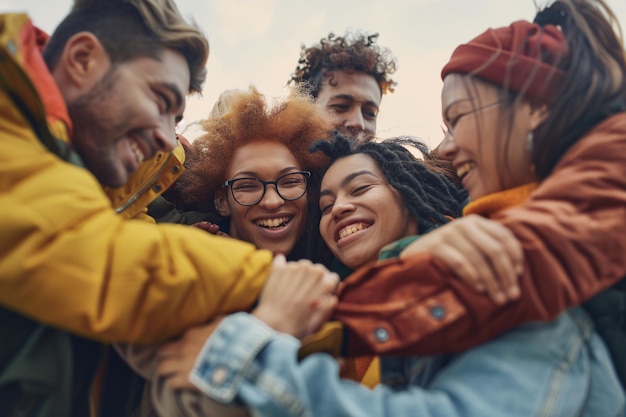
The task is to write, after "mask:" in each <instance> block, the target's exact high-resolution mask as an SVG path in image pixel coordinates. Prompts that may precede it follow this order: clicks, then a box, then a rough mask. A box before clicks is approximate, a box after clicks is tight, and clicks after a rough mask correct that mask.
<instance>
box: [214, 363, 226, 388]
mask: <svg viewBox="0 0 626 417" xmlns="http://www.w3.org/2000/svg"><path fill="white" fill-rule="evenodd" d="M226 378H228V370H227V369H226V368H224V367H223V366H220V367H219V368H217V369H216V370H215V372H213V376H212V377H211V382H212V383H213V384H215V385H222V384H224V382H226Z"/></svg>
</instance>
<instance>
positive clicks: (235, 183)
mask: <svg viewBox="0 0 626 417" xmlns="http://www.w3.org/2000/svg"><path fill="white" fill-rule="evenodd" d="M310 176H311V173H310V172H308V171H298V172H290V173H289V174H285V175H282V176H280V177H278V178H276V179H275V180H274V181H263V180H260V179H257V178H235V179H234V180H228V181H226V182H224V188H226V187H230V191H231V193H232V195H233V198H234V199H235V201H236V202H237V203H238V204H240V205H242V206H253V205H255V204H257V203H258V202H259V201H261V200H262V199H263V196H264V195H265V189H266V187H267V186H268V185H270V184H272V185H274V187H276V192H277V193H278V195H279V196H280V198H282V199H283V200H286V201H291V200H297V199H299V198H300V197H302V196H303V195H304V193H306V185H307V179H308V178H309V177H310Z"/></svg>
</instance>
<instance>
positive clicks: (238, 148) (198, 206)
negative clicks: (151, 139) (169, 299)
mask: <svg viewBox="0 0 626 417" xmlns="http://www.w3.org/2000/svg"><path fill="white" fill-rule="evenodd" d="M216 109H217V111H216V112H214V113H215V114H214V115H213V117H210V118H208V119H206V120H204V121H202V122H200V123H199V126H200V128H201V130H202V134H201V135H200V136H199V137H198V138H197V139H196V140H195V141H194V142H193V144H192V145H191V148H190V150H189V151H190V152H189V161H188V169H187V171H186V172H185V173H184V174H183V175H182V176H181V179H180V183H179V184H178V192H179V195H180V198H181V199H182V201H183V205H184V206H185V209H192V210H199V211H204V212H206V211H215V212H216V213H218V214H219V215H220V216H221V217H222V222H221V224H220V228H221V230H222V231H224V232H226V233H227V234H228V235H230V236H231V237H233V238H236V239H240V240H245V241H247V242H251V243H253V244H254V245H255V246H257V247H258V248H263V249H270V250H271V251H272V252H274V253H282V254H284V255H286V256H288V257H289V258H290V259H299V258H303V257H305V251H306V239H303V238H302V237H303V235H304V234H305V231H306V230H305V229H306V227H307V224H308V223H307V220H308V212H309V207H308V206H309V202H313V203H314V204H315V203H316V201H315V196H314V194H313V193H312V190H314V188H315V187H313V185H314V184H315V181H316V179H317V175H316V171H317V170H318V169H319V168H320V167H321V166H322V165H323V164H324V163H325V162H326V158H324V157H323V156H321V155H313V154H311V153H310V152H309V147H310V145H311V144H312V143H313V142H314V141H316V140H318V139H324V138H328V137H329V134H330V131H331V130H332V122H331V120H330V119H329V117H328V115H327V114H326V113H325V112H324V111H323V110H322V109H320V108H319V107H318V106H316V105H315V104H314V103H313V102H312V101H311V100H310V98H308V97H307V96H304V95H302V94H299V93H298V92H297V91H294V92H293V94H291V95H290V96H289V97H288V98H286V99H285V100H283V101H277V102H275V103H270V102H268V100H267V99H266V98H265V97H264V96H263V95H262V94H261V93H259V92H258V91H257V89H256V88H254V87H250V88H249V89H248V90H247V91H242V90H229V91H227V92H225V93H224V94H223V95H222V97H221V99H220V101H219V102H218V105H217V106H216ZM294 249H295V251H294Z"/></svg>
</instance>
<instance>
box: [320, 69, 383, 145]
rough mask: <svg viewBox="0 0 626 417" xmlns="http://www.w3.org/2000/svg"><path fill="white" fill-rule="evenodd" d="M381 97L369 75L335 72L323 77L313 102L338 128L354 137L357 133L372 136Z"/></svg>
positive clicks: (374, 80) (376, 84) (374, 131)
mask: <svg viewBox="0 0 626 417" xmlns="http://www.w3.org/2000/svg"><path fill="white" fill-rule="evenodd" d="M381 98H382V94H381V92H380V87H379V86H378V83H377V82H376V79H375V78H374V77H373V76H371V75H369V74H366V73H364V72H354V71H343V70H336V71H331V72H329V73H328V74H327V75H326V77H325V78H324V82H323V83H322V86H321V89H320V91H319V94H318V96H317V100H316V102H317V103H318V104H319V105H321V106H323V107H324V108H325V109H326V110H328V111H329V112H330V113H331V114H333V115H334V117H335V120H336V126H337V127H338V128H343V129H344V130H346V131H347V133H348V134H349V135H350V136H352V137H356V135H357V134H358V133H359V132H366V133H369V134H375V133H376V119H377V117H378V108H379V106H380V100H381Z"/></svg>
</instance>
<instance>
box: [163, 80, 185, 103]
mask: <svg viewBox="0 0 626 417" xmlns="http://www.w3.org/2000/svg"><path fill="white" fill-rule="evenodd" d="M157 85H159V86H160V87H161V88H165V89H167V90H168V91H169V92H170V93H172V94H174V104H175V108H176V109H180V108H182V107H183V102H184V100H185V95H184V94H183V92H182V91H180V90H179V89H178V86H177V85H176V84H174V83H170V82H158V83H157Z"/></svg>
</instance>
